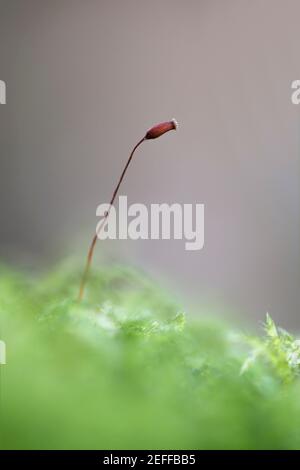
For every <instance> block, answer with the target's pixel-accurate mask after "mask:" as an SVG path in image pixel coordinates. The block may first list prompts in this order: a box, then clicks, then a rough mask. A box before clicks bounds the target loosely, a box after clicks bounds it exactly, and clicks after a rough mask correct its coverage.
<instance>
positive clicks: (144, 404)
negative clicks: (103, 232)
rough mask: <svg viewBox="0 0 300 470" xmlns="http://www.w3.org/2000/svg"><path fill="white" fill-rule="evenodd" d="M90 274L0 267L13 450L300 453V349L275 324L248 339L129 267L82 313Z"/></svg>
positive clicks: (100, 285)
mask: <svg viewBox="0 0 300 470" xmlns="http://www.w3.org/2000/svg"><path fill="white" fill-rule="evenodd" d="M79 278H80V272H79V270H78V269H76V267H74V266H72V265H69V264H66V265H64V266H62V267H61V268H60V269H58V270H57V271H55V272H53V273H51V274H49V275H47V276H43V277H40V278H36V279H32V278H31V279H30V280H28V279H27V278H26V276H22V275H21V274H20V273H14V272H12V271H10V270H8V269H4V268H2V269H1V270H0V315H1V319H0V328H1V329H0V339H2V340H4V341H5V343H6V347H7V364H6V365H4V366H0V367H1V371H0V372H1V417H0V419H1V441H0V444H1V448H4V449H48V448H55V449H66V448H75V449H76V448H78V449H88V448H96V449H117V448H121V449H137V448H145V449H146V448H148V449H164V448H165V449H168V448H171V449H180V448H181V449H194V448H197V449H294V448H298V449H299V448H300V426H299V424H300V404H299V403H300V402H299V392H300V384H299V380H298V373H299V364H300V348H299V344H298V342H297V341H296V340H295V339H294V338H293V337H292V336H291V335H289V334H288V333H286V332H284V331H283V330H280V329H279V328H277V327H276V326H275V325H274V323H273V322H272V320H271V318H270V317H268V318H267V322H266V332H265V334H264V335H262V337H250V336H249V337H245V336H244V335H242V334H238V333H236V332H235V331H233V330H232V328H231V327H228V326H226V325H224V324H223V323H221V322H220V323H218V322H216V321H212V320H211V321H209V320H208V319H207V318H202V316H201V315H199V318H198V319H196V318H194V317H189V316H185V315H184V313H183V311H182V309H181V308H180V307H178V306H177V305H176V304H175V303H174V301H173V300H172V299H171V297H170V296H168V295H167V294H166V293H165V292H163V291H162V289H160V288H158V287H157V286H156V285H155V284H154V283H153V282H152V281H151V280H150V279H148V278H147V277H146V276H144V275H142V274H141V273H138V272H135V271H133V270H131V269H128V268H124V267H107V268H105V269H103V270H102V271H98V272H97V271H95V272H93V273H92V276H91V279H90V282H89V285H88V291H87V296H86V300H85V301H84V302H82V304H80V305H79V304H78V303H76V302H75V301H74V298H76V293H77V289H78V282H79ZM200 313H201V312H200ZM212 313H213V312H212Z"/></svg>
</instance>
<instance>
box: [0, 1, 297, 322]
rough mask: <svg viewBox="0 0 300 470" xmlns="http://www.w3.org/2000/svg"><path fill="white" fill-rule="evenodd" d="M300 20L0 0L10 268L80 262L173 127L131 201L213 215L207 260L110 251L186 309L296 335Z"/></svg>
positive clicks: (162, 7)
mask: <svg viewBox="0 0 300 470" xmlns="http://www.w3.org/2000/svg"><path fill="white" fill-rule="evenodd" d="M299 18H300V3H299V1H297V0H284V1H283V0H252V1H251V2H250V1H249V0H226V1H224V0H187V1H185V2H184V1H180V0H163V1H161V0H160V1H159V0H152V1H146V0H126V1H121V0H106V1H104V0H85V1H83V0H81V1H80V0H51V1H50V0H43V1H40V0H26V1H24V0H0V78H1V79H2V80H5V81H6V83H7V105H5V106H0V124H1V125H0V148H1V157H0V158H1V160H0V161H1V168H0V188H1V198H0V211H1V224H0V228H1V233H0V256H1V258H2V260H6V261H10V262H14V263H16V264H17V265H24V264H25V265H26V264H32V263H33V264H34V263H37V264H39V263H40V262H44V263H46V264H47V263H49V262H54V261H57V260H58V259H59V258H60V257H63V256H65V255H66V253H70V254H74V253H76V255H77V256H80V257H82V260H83V259H84V257H85V253H86V249H87V243H88V241H89V238H90V237H91V234H92V232H93V230H94V228H95V225H96V222H97V220H96V216H95V210H96V206H97V205H98V203H100V202H107V201H108V200H109V198H110V195H111V191H112V189H113V186H114V184H115V182H116V180H117V179H118V176H119V173H120V171H121V169H122V166H123V165H124V162H125V161H126V158H127V155H128V152H129V151H130V149H131V147H132V146H133V145H134V143H135V142H136V141H137V139H139V138H140V137H141V136H142V135H143V134H144V132H145V131H146V130H147V128H148V127H150V126H151V125H152V124H155V123H156V122H159V121H161V120H166V119H169V118H172V117H176V118H177V120H178V121H179V122H180V125H181V126H180V130H179V131H178V133H177V134H175V133H170V134H168V135H167V136H164V137H163V138H162V139H159V140H157V141H153V142H148V143H147V145H144V147H143V148H142V149H141V150H140V151H139V154H138V155H136V158H135V161H134V163H133V165H132V167H131V168H130V172H129V173H128V175H127V177H126V182H125V184H124V186H123V190H122V194H127V195H128V198H129V201H130V202H143V203H146V204H149V203H153V202H168V203H172V202H179V203H192V202H194V203H195V202H199V203H204V204H205V207H206V213H205V223H206V227H205V229H206V230H205V232H206V233H205V248H204V249H203V250H202V251H199V252H187V251H185V249H184V243H183V242H181V241H173V242H172V241H170V242H168V241H135V242H128V243H125V242H122V243H121V242H118V241H116V242H110V243H106V244H102V246H101V248H100V247H98V250H102V252H104V253H106V255H107V256H108V257H109V256H112V257H114V258H115V259H118V260H120V261H123V262H127V261H128V260H130V261H131V262H133V263H134V264H137V265H140V266H142V267H144V268H145V269H146V270H147V271H150V272H153V273H155V274H156V275H158V276H159V277H160V278H161V279H165V280H166V282H167V283H169V285H170V286H171V287H176V290H177V291H180V292H183V293H185V295H186V297H189V298H193V299H199V301H202V302H204V301H205V302H206V301H212V302H217V303H220V304H222V305H226V306H227V307H229V308H230V309H232V310H236V311H238V312H240V313H241V314H244V315H245V316H247V318H248V319H251V320H253V321H255V322H257V320H262V319H263V318H264V315H265V312H266V311H269V312H270V313H271V315H272V316H273V318H274V319H275V320H276V321H277V322H279V323H280V324H281V325H282V326H284V327H287V328H299V305H300V295H299V282H300V252H299V239H300V238H299V235H300V233H299V232H300V230H299V229H300V227H299V220H300V214H299V205H300V197H299V196H300V194H299V186H300V183H299V176H300V166H299V158H300V157H299V150H300V135H299V133H300V106H299V107H297V106H295V105H292V103H291V99H290V97H291V88H290V87H291V82H292V81H293V80H295V79H299V78H300V67H299V39H300V32H299ZM204 299H205V300H204Z"/></svg>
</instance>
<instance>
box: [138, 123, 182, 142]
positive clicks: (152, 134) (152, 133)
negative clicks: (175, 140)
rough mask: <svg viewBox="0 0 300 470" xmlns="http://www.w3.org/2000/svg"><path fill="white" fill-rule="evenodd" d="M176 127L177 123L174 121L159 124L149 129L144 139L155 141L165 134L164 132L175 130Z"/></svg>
mask: <svg viewBox="0 0 300 470" xmlns="http://www.w3.org/2000/svg"><path fill="white" fill-rule="evenodd" d="M177 127H178V123H177V121H176V120H175V119H172V120H171V121H168V122H161V123H160V124H157V125H156V126H154V127H151V129H149V131H148V132H147V134H146V135H145V139H157V137H160V136H161V135H163V134H165V133H166V132H169V131H172V130H176V129H177Z"/></svg>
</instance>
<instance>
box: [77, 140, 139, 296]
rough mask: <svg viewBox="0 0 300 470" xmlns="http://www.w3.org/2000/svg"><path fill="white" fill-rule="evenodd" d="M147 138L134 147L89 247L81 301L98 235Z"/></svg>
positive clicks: (81, 287)
mask: <svg viewBox="0 0 300 470" xmlns="http://www.w3.org/2000/svg"><path fill="white" fill-rule="evenodd" d="M145 139H146V137H143V138H142V139H141V140H140V141H139V142H138V143H137V144H136V145H135V147H134V148H133V150H132V152H131V154H130V156H129V158H128V160H127V163H126V165H125V168H124V170H123V172H122V174H121V176H120V179H119V182H118V184H117V186H116V187H115V190H114V192H113V195H112V198H111V201H110V204H109V206H110V207H109V210H108V211H107V212H106V213H105V216H104V218H103V220H102V223H101V224H100V227H99V228H98V231H97V233H96V234H95V236H94V238H93V240H92V243H91V245H90V248H89V251H88V256H87V260H86V265H85V269H84V272H83V276H82V279H81V283H80V289H79V295H78V301H79V302H80V301H81V300H82V298H83V295H84V290H85V286H86V282H87V279H88V274H89V271H90V267H91V264H92V260H93V255H94V250H95V246H96V243H97V239H98V236H99V234H100V233H101V230H102V228H103V226H104V224H105V222H106V219H107V218H108V216H109V213H110V208H111V206H112V205H113V203H114V202H115V199H116V197H117V194H118V191H119V189H120V186H121V183H122V181H123V179H124V176H125V173H126V171H127V169H128V167H129V165H130V162H131V160H132V157H133V155H134V153H135V151H136V149H137V148H138V147H139V146H140V145H141V143H142V142H144V140H145Z"/></svg>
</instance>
